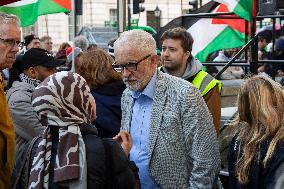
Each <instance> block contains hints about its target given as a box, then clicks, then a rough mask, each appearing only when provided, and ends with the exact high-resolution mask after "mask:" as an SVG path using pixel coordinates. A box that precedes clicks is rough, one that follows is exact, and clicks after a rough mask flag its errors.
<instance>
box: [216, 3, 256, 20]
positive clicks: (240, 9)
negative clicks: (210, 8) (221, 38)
mask: <svg viewBox="0 0 284 189" xmlns="http://www.w3.org/2000/svg"><path fill="white" fill-rule="evenodd" d="M215 1H217V2H219V3H221V4H224V5H226V6H227V7H228V9H229V12H233V13H235V14H236V15H238V16H239V17H241V18H244V19H246V20H248V21H251V20H252V11H253V0H215Z"/></svg>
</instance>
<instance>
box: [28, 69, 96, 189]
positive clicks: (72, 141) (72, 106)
mask: <svg viewBox="0 0 284 189" xmlns="http://www.w3.org/2000/svg"><path fill="white" fill-rule="evenodd" d="M32 99H33V100H32V104H33V107H34V109H35V111H36V112H37V114H38V115H39V119H40V122H41V123H42V125H44V126H48V127H47V128H46V129H45V131H44V133H43V139H42V140H41V142H40V143H39V145H38V149H37V152H36V155H35V157H34V160H33V164H32V169H31V172H30V178H29V188H48V181H49V166H50V157H51V148H52V139H51V135H50V127H59V144H58V151H57V154H56V163H55V168H54V182H55V183H59V184H60V183H64V185H66V183H67V185H69V188H87V162H86V152H85V144H84V141H83V138H82V135H81V132H80V128H79V124H81V123H90V122H91V118H92V117H93V115H92V114H93V112H92V103H93V101H94V98H93V97H92V95H91V93H90V88H89V87H88V85H87V83H86V81H85V79H84V78H83V77H81V76H80V75H78V74H76V73H72V72H58V73H56V74H54V75H51V76H49V77H48V78H47V79H46V80H44V81H43V82H42V83H41V84H40V85H39V86H38V87H37V88H36V89H35V91H34V93H33V97H32Z"/></svg>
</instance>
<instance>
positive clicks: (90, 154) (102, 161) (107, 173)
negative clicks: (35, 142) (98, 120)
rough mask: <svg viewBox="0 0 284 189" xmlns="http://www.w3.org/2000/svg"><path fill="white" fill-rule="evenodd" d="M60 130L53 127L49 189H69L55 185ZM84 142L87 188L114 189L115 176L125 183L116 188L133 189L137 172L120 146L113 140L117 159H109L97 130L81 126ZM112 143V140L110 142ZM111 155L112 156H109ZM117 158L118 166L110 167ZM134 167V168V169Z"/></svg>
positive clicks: (120, 183) (92, 127) (119, 183)
mask: <svg viewBox="0 0 284 189" xmlns="http://www.w3.org/2000/svg"><path fill="white" fill-rule="evenodd" d="M58 129H59V128H57V127H51V135H52V150H51V165H50V173H49V174H50V175H49V176H50V179H49V188H52V189H68V187H65V186H62V185H60V186H59V185H58V184H55V183H54V182H53V180H54V179H53V178H54V172H53V170H54V166H55V158H56V157H55V154H56V151H57V149H58ZM80 130H81V133H82V136H83V140H84V143H85V147H86V158H87V186H88V189H93V188H98V189H112V188H113V186H112V184H113V183H111V181H113V177H114V176H113V175H119V180H122V181H123V182H116V183H118V185H119V186H116V187H114V188H123V189H133V188H135V187H133V183H134V182H135V176H137V175H135V171H138V170H134V169H136V167H135V165H134V164H133V162H131V165H130V162H129V161H128V159H127V157H126V155H125V154H124V152H123V150H122V148H121V147H120V146H119V144H118V143H117V142H115V141H113V140H112V142H110V143H111V144H110V143H109V144H110V145H114V146H115V147H112V150H113V149H115V150H113V151H115V157H109V156H108V155H107V152H106V150H109V149H106V146H105V144H104V143H103V140H102V139H101V138H100V137H98V136H97V130H96V128H95V127H94V126H89V125H88V126H86V125H84V126H81V127H80ZM108 141H110V140H108ZM109 155H110V154H109ZM110 158H115V161H116V163H117V165H110V164H111V162H112V160H110ZM133 166H134V167H133Z"/></svg>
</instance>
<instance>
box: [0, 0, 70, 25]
mask: <svg viewBox="0 0 284 189" xmlns="http://www.w3.org/2000/svg"><path fill="white" fill-rule="evenodd" d="M0 11H1V12H6V13H9V14H14V15H17V16H18V17H19V19H20V20H21V26H22V27H25V26H29V25H33V24H34V23H35V22H36V21H37V17H38V16H40V15H46V14H52V13H60V12H70V11H71V0H21V1H18V2H15V3H11V4H8V5H5V6H1V7H0Z"/></svg>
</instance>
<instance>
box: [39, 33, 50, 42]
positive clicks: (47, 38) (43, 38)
mask: <svg viewBox="0 0 284 189" xmlns="http://www.w3.org/2000/svg"><path fill="white" fill-rule="evenodd" d="M39 40H40V42H44V41H46V40H51V37H50V36H48V35H45V36H42V37H41V38H40V39H39Z"/></svg>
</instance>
